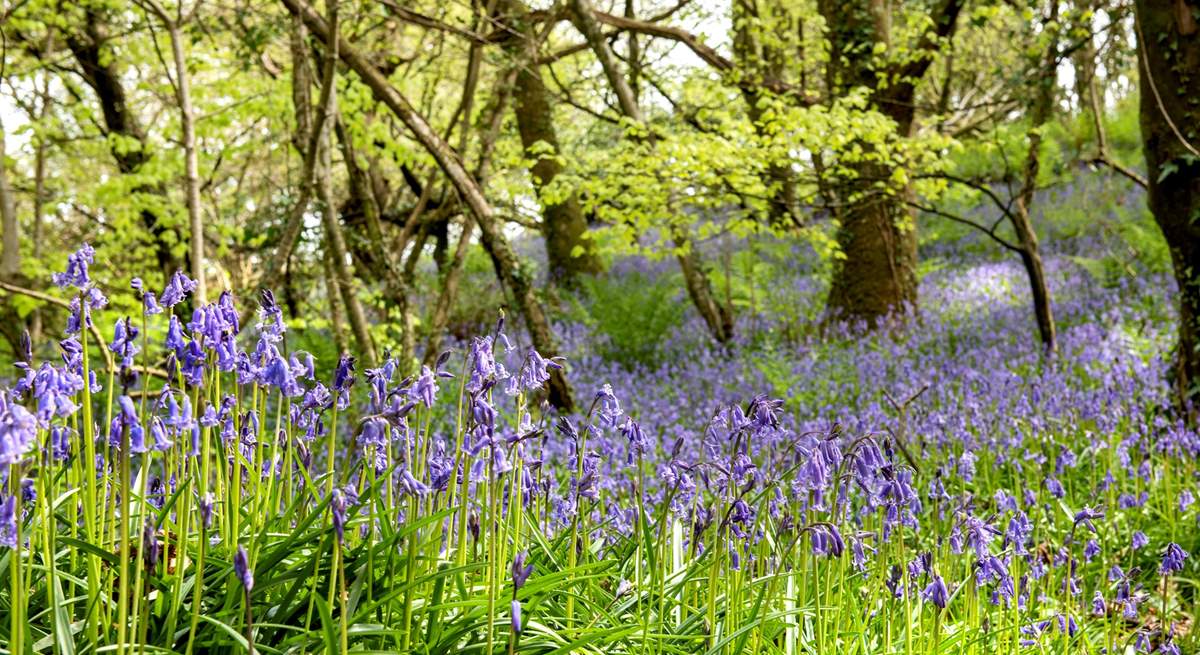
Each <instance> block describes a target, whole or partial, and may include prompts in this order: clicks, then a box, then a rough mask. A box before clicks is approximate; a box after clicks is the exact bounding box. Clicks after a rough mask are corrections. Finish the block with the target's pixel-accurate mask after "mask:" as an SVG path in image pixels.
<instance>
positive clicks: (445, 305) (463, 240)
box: [424, 217, 475, 366]
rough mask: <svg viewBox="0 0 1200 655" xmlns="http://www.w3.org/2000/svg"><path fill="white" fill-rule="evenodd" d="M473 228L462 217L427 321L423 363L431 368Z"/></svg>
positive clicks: (437, 353) (438, 353)
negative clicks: (451, 257)
mask: <svg viewBox="0 0 1200 655" xmlns="http://www.w3.org/2000/svg"><path fill="white" fill-rule="evenodd" d="M474 228H475V226H474V225H473V224H472V223H471V222H470V221H468V220H466V218H465V217H464V219H463V221H462V233H461V234H460V235H459V237H458V245H457V246H456V247H455V248H454V259H453V260H452V261H451V262H450V264H449V265H448V266H447V267H446V271H445V273H443V274H442V286H441V289H440V290H439V291H438V297H437V303H436V304H435V305H434V308H433V317H432V318H431V319H430V320H429V337H428V340H427V341H426V342H425V356H424V363H425V365H426V366H433V363H434V361H436V360H437V357H438V355H440V354H441V353H440V352H438V351H440V350H441V348H442V333H443V332H445V331H446V323H447V321H449V320H450V308H451V306H453V305H454V299H455V298H457V297H458V280H459V278H460V277H462V275H461V273H462V267H463V262H465V261H466V259H467V249H468V246H470V245H471V232H472V231H473V230H474Z"/></svg>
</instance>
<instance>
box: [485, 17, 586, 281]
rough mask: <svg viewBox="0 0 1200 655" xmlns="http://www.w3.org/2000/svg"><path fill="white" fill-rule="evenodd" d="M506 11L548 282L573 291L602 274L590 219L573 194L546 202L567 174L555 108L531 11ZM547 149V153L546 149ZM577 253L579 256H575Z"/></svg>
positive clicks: (516, 110) (523, 142)
mask: <svg viewBox="0 0 1200 655" xmlns="http://www.w3.org/2000/svg"><path fill="white" fill-rule="evenodd" d="M501 6H502V7H504V8H505V9H506V10H507V13H508V15H507V16H506V17H505V23H506V24H507V25H508V26H509V28H510V29H511V30H512V32H513V33H514V34H515V38H511V39H508V40H507V41H506V42H505V49H506V50H507V51H508V52H509V54H510V56H512V57H513V59H514V60H515V61H516V62H518V64H517V65H518V67H517V79H516V84H515V85H514V88H513V100H514V101H515V102H514V105H513V113H514V115H515V116H516V119H517V131H518V132H519V133H520V135H521V146H522V147H523V148H525V151H526V155H527V156H531V157H532V156H534V154H533V153H534V152H537V155H536V157H537V158H536V159H535V160H534V162H533V165H532V166H530V168H529V175H530V177H531V178H532V179H533V186H534V188H535V189H536V190H537V192H538V196H539V198H543V199H542V200H541V203H542V234H543V235H544V236H545V241H546V258H547V260H548V262H549V265H550V279H551V280H552V281H554V282H557V283H561V284H564V285H566V286H570V285H572V284H573V283H575V282H576V281H577V280H578V278H579V276H581V275H595V274H596V273H599V272H601V271H603V270H604V266H603V264H602V262H601V260H600V258H599V257H598V256H597V254H596V250H595V245H594V244H593V243H592V241H591V240H589V239H587V238H586V236H585V234H586V233H587V219H585V218H584V216H583V210H582V208H581V207H580V205H579V198H578V197H577V196H576V195H575V194H574V193H571V194H570V195H569V196H567V197H566V198H564V199H563V200H561V201H558V202H551V201H548V200H545V199H544V197H543V195H542V194H543V193H544V192H545V191H546V189H548V188H550V187H551V185H552V184H553V183H554V179H555V178H556V177H558V175H559V173H561V172H562V171H563V165H562V163H561V160H559V159H558V156H557V155H558V151H559V144H558V132H557V130H556V129H555V127H554V108H553V106H552V105H551V104H550V93H549V92H548V91H547V90H546V84H545V82H544V81H543V80H542V70H541V67H539V66H537V65H535V64H532V63H531V62H533V61H534V60H535V59H536V56H533V55H536V54H537V53H536V51H531V49H532V48H535V47H536V44H537V39H536V38H535V34H534V31H533V29H531V27H530V25H529V23H528V20H527V16H526V13H527V10H526V8H525V7H524V6H523V5H522V4H521V3H520V2H516V1H513V2H506V3H505V4H504V5H501ZM546 147H548V148H549V152H546V151H545V150H539V149H544V148H546ZM576 250H578V251H579V252H578V254H576Z"/></svg>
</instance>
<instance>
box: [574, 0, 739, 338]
mask: <svg viewBox="0 0 1200 655" xmlns="http://www.w3.org/2000/svg"><path fill="white" fill-rule="evenodd" d="M571 12H572V18H573V20H574V21H575V25H576V27H577V28H578V29H579V31H580V32H583V35H584V38H585V39H587V42H588V45H589V46H590V47H591V48H592V51H593V52H594V53H595V55H596V58H597V59H598V60H600V66H601V67H602V68H603V69H604V76H605V77H607V78H608V82H609V84H611V85H612V87H613V92H614V93H616V95H617V98H618V99H619V100H620V107H621V111H622V112H623V113H624V114H625V117H626V118H628V119H630V120H632V121H633V122H634V123H635V124H637V125H638V126H639V127H642V128H645V126H646V119H645V115H644V114H642V110H641V107H639V106H638V103H637V97H636V95H635V94H634V92H633V89H631V88H630V86H629V82H628V80H627V79H626V78H625V75H624V74H623V73H622V71H621V66H620V63H619V62H618V61H617V58H616V56H615V55H614V54H613V52H612V49H611V48H609V46H608V42H607V41H605V40H604V38H603V35H602V34H601V33H600V27H599V25H598V24H597V22H596V18H595V15H594V13H593V10H592V8H591V4H590V3H589V2H588V0H571ZM649 138H650V139H653V136H650V137H649ZM671 236H672V239H673V240H674V242H675V246H676V248H678V249H679V250H680V254H679V255H678V256H677V257H676V259H677V260H678V261H679V268H680V270H681V271H682V273H683V279H684V284H685V286H686V287H687V290H688V297H689V298H691V300H692V304H693V305H695V307H696V311H697V312H699V314H700V317H701V318H703V319H704V324H705V325H707V326H708V330H709V332H710V333H711V334H712V336H713V338H714V339H716V340H717V341H718V342H720V343H728V342H729V341H730V340H732V339H733V311H732V309H731V308H730V307H729V306H728V305H725V306H722V305H721V303H720V302H718V301H717V299H716V296H715V295H714V294H713V291H712V284H711V283H710V282H709V280H708V275H707V273H706V272H705V270H704V266H703V263H702V262H701V260H700V254H699V253H698V252H696V249H695V248H694V247H692V245H691V244H690V243H689V240H688V236H687V233H686V232H684V231H683V230H682V229H678V228H675V229H673V232H672V235H671Z"/></svg>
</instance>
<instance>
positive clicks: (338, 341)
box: [321, 248, 349, 353]
mask: <svg viewBox="0 0 1200 655" xmlns="http://www.w3.org/2000/svg"><path fill="white" fill-rule="evenodd" d="M323 251H324V252H323V253H322V256H321V266H322V268H323V269H324V270H325V295H326V296H327V297H328V299H329V327H330V331H331V332H333V345H334V347H335V348H337V351H338V353H344V352H347V351H348V350H349V346H348V344H347V343H346V331H345V329H343V327H342V325H343V324H344V322H343V318H342V304H341V300H339V298H341V296H342V290H341V289H339V288H338V283H337V276H336V274H335V273H334V272H333V257H332V255H331V254H330V253H331V252H332V249H330V248H324V249H323Z"/></svg>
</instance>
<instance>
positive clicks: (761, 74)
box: [733, 2, 804, 229]
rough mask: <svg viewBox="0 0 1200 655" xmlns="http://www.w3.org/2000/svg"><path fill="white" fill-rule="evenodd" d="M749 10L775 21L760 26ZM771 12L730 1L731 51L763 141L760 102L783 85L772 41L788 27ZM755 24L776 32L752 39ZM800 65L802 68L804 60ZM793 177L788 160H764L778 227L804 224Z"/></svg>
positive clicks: (770, 211)
mask: <svg viewBox="0 0 1200 655" xmlns="http://www.w3.org/2000/svg"><path fill="white" fill-rule="evenodd" d="M751 11H758V12H762V11H766V12H767V13H768V17H767V19H766V20H767V21H774V22H775V24H771V25H765V26H764V25H762V24H761V23H762V21H755V20H754V19H755V18H756V17H757V15H756V14H752V13H750V12H751ZM772 14H773V12H772V11H771V9H770V8H769V7H767V6H763V7H758V8H754V7H751V6H750V5H748V4H747V3H741V2H735V3H733V26H734V36H733V54H734V58H735V59H736V60H737V63H738V66H739V68H740V69H741V71H742V73H741V74H742V75H743V78H742V84H741V85H740V87H741V91H742V98H743V99H744V100H745V102H746V114H747V116H749V117H750V122H751V123H752V124H753V125H754V132H755V133H756V134H757V135H758V137H759V138H760V139H763V140H769V139H770V138H771V136H772V130H771V129H770V125H768V123H767V122H766V120H764V112H763V102H764V101H765V100H766V99H767V98H768V94H769V91H767V90H768V89H771V88H778V87H780V86H782V84H783V71H784V63H785V62H784V59H783V53H782V51H781V49H780V47H779V46H778V45H775V44H774V43H775V42H776V40H778V42H779V43H787V37H786V35H785V34H784V32H785V31H789V30H790V28H791V25H788V24H787V21H784V20H782V19H781V17H780V16H777V15H772ZM756 24H757V25H758V27H759V28H760V29H765V28H767V27H773V28H774V32H775V34H769V35H767V37H766V38H765V39H757V38H755V34H754V31H753V30H752V29H751V28H752V27H754V26H756ZM801 38H803V37H801ZM799 65H800V66H801V68H802V69H803V66H804V63H803V61H801V62H800V64H799ZM764 91H766V93H764ZM796 177H797V176H796V172H795V171H794V170H793V169H792V166H791V161H790V160H788V159H783V160H780V159H779V158H772V161H770V162H768V163H767V171H766V179H765V182H766V183H767V186H768V188H770V190H771V197H770V204H769V205H768V207H767V220H768V221H770V223H771V225H773V226H775V227H777V228H781V229H787V228H798V227H802V226H803V225H804V219H803V217H802V216H801V214H800V204H799V201H798V196H797V191H796V189H797V180H796Z"/></svg>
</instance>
